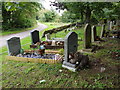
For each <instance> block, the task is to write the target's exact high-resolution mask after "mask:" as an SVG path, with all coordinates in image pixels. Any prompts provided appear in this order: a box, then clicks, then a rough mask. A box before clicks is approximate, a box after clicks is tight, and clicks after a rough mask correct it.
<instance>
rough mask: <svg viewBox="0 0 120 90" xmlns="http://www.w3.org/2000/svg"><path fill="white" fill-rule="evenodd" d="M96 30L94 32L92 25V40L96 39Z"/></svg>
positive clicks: (94, 28)
mask: <svg viewBox="0 0 120 90" xmlns="http://www.w3.org/2000/svg"><path fill="white" fill-rule="evenodd" d="M96 37H97V32H96V26H93V27H92V42H94V41H96Z"/></svg>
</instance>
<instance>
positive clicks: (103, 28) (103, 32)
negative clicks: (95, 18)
mask: <svg viewBox="0 0 120 90" xmlns="http://www.w3.org/2000/svg"><path fill="white" fill-rule="evenodd" d="M104 35H105V24H103V25H102V30H101V35H100V38H103V37H104Z"/></svg>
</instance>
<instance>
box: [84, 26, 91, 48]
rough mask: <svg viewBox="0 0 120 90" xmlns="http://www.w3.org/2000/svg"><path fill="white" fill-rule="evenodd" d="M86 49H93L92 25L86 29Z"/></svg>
mask: <svg viewBox="0 0 120 90" xmlns="http://www.w3.org/2000/svg"><path fill="white" fill-rule="evenodd" d="M84 48H85V49H89V48H91V25H90V24H86V26H85V29H84Z"/></svg>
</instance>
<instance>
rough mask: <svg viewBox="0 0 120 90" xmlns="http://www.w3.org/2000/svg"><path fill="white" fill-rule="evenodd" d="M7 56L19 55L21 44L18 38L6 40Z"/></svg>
mask: <svg viewBox="0 0 120 90" xmlns="http://www.w3.org/2000/svg"><path fill="white" fill-rule="evenodd" d="M7 48H8V55H17V54H19V53H20V50H21V44H20V38H19V37H13V38H11V39H9V40H7Z"/></svg>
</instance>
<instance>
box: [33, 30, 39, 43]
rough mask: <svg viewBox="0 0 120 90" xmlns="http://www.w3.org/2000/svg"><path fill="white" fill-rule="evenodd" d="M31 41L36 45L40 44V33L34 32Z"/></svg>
mask: <svg viewBox="0 0 120 90" xmlns="http://www.w3.org/2000/svg"><path fill="white" fill-rule="evenodd" d="M31 40H32V44H36V43H37V42H40V38H39V31H37V30H34V31H32V32H31Z"/></svg>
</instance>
